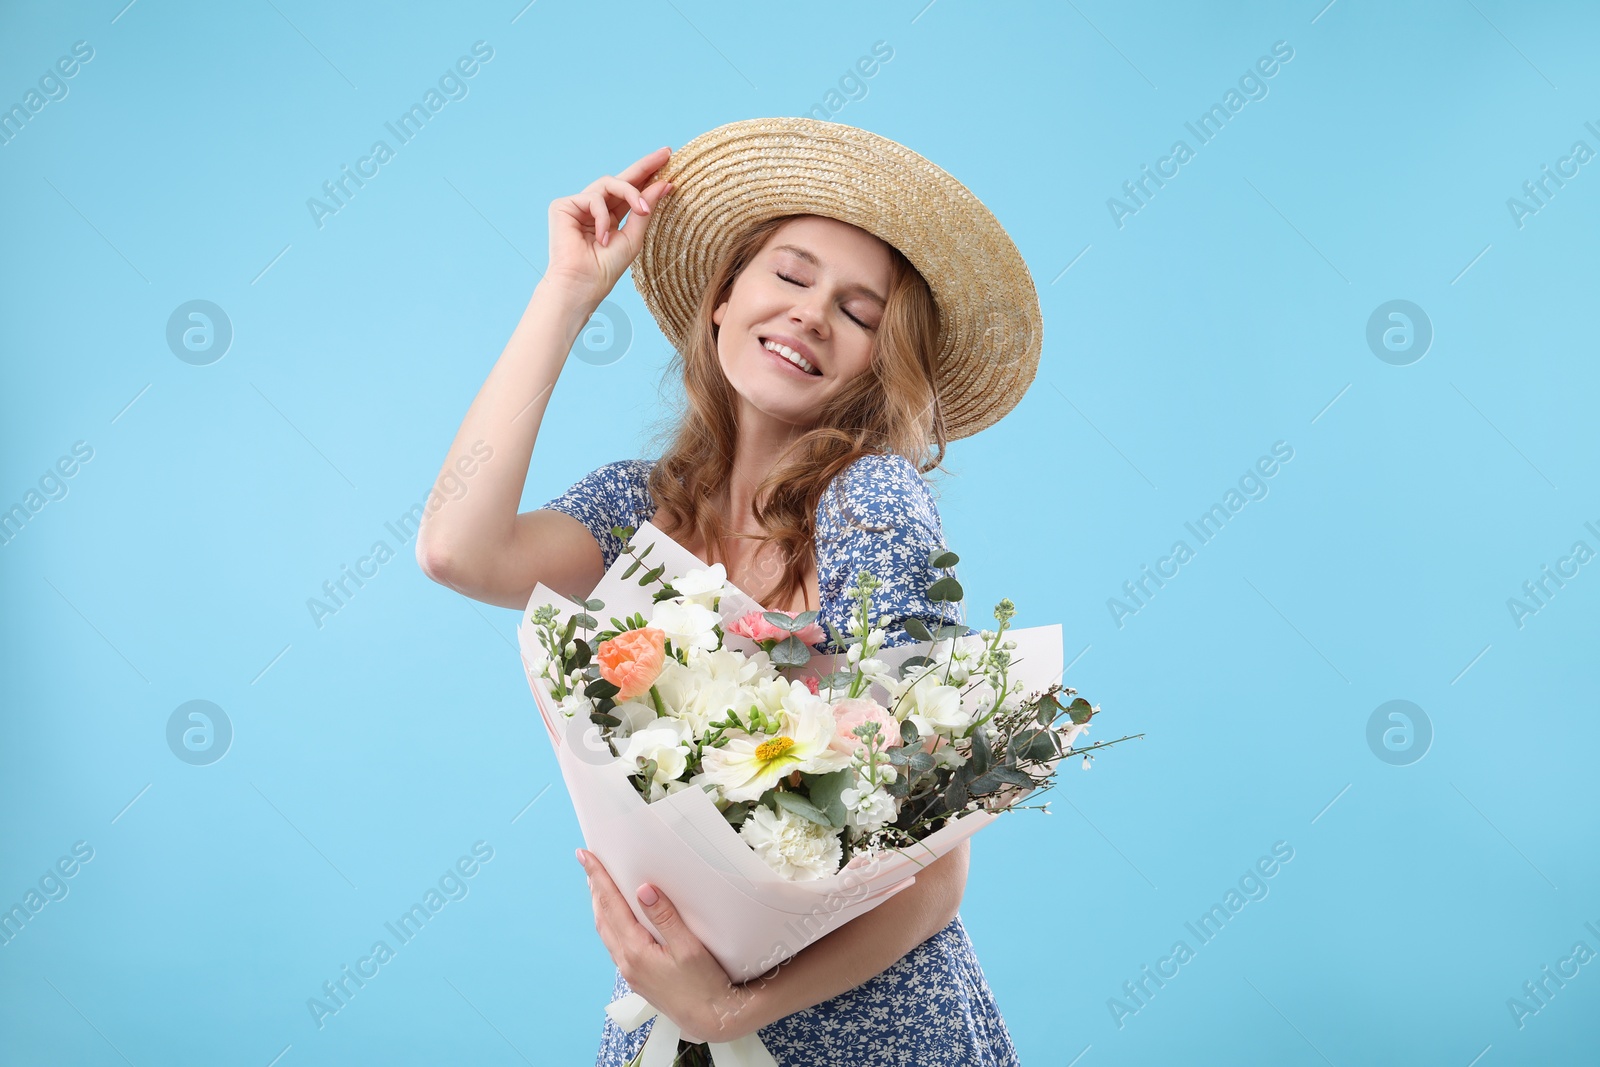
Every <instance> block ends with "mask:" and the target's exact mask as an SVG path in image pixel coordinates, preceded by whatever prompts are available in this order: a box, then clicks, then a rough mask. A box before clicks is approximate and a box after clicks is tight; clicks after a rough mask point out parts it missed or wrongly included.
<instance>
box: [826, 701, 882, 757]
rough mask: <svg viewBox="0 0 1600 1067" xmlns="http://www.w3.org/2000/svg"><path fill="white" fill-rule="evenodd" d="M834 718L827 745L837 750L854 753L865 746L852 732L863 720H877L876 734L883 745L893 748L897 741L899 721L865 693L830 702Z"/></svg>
mask: <svg viewBox="0 0 1600 1067" xmlns="http://www.w3.org/2000/svg"><path fill="white" fill-rule="evenodd" d="M833 722H834V735H833V740H832V741H830V742H828V747H829V748H831V749H834V750H835V751H838V752H846V753H850V754H852V755H853V754H855V753H857V752H859V751H861V750H862V749H863V748H864V747H865V743H864V742H863V741H862V740H861V738H859V737H857V736H856V735H855V732H854V731H855V728H856V727H857V726H860V725H861V724H862V723H864V722H875V723H877V724H878V736H879V737H881V738H883V741H882V742H880V744H881V745H882V747H884V748H894V747H895V746H896V745H898V744H900V724H899V723H898V722H896V721H895V718H894V716H893V715H890V714H889V713H888V712H887V711H885V710H883V707H882V706H881V705H880V704H879V703H878V702H877V701H876V700H871V699H868V698H867V697H845V698H844V699H843V700H840V701H838V702H836V703H835V704H834V705H833Z"/></svg>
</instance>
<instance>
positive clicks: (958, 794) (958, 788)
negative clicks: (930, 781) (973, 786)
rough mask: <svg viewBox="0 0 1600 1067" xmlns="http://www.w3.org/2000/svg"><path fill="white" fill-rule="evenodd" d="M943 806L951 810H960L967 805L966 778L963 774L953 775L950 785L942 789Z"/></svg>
mask: <svg viewBox="0 0 1600 1067" xmlns="http://www.w3.org/2000/svg"><path fill="white" fill-rule="evenodd" d="M944 802H945V806H946V807H948V808H949V810H951V811H960V810H961V809H962V808H964V807H966V806H967V779H966V777H965V776H964V775H960V774H957V775H954V776H952V777H951V779H950V785H949V786H948V787H947V788H946V789H945V791H944Z"/></svg>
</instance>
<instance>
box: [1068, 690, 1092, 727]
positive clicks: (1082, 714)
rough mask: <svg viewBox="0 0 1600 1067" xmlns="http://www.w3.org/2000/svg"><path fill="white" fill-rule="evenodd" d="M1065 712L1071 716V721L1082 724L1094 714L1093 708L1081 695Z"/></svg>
mask: <svg viewBox="0 0 1600 1067" xmlns="http://www.w3.org/2000/svg"><path fill="white" fill-rule="evenodd" d="M1067 713H1068V714H1070V715H1071V716H1072V721H1073V722H1074V723H1077V724H1078V725H1079V726H1082V725H1083V724H1084V723H1086V722H1088V721H1089V718H1090V716H1092V715H1093V714H1094V708H1093V707H1092V706H1091V705H1090V704H1089V702H1088V701H1087V700H1085V699H1083V698H1082V697H1078V698H1077V699H1076V700H1074V701H1073V702H1072V703H1071V705H1069V706H1068V708H1067Z"/></svg>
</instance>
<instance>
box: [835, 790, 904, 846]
mask: <svg viewBox="0 0 1600 1067" xmlns="http://www.w3.org/2000/svg"><path fill="white" fill-rule="evenodd" d="M839 799H840V801H842V802H843V803H844V808H845V823H846V824H847V825H849V826H851V827H854V828H855V829H856V830H859V831H860V832H861V833H864V834H869V833H871V832H872V831H874V830H876V829H878V828H879V827H882V826H887V825H888V824H889V823H892V822H894V820H895V816H896V815H898V814H899V811H898V809H897V808H896V806H895V800H894V797H892V796H890V795H889V794H888V793H887V792H885V791H884V790H882V789H873V788H872V787H871V786H869V785H868V784H867V783H866V782H864V781H862V780H861V779H860V778H857V779H856V784H855V785H853V786H848V787H846V788H844V789H841V790H840V791H839Z"/></svg>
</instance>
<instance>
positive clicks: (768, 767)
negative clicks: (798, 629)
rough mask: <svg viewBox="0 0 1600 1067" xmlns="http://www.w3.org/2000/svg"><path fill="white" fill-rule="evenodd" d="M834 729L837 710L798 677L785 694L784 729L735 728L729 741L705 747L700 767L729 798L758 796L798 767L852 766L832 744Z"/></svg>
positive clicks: (820, 770)
mask: <svg viewBox="0 0 1600 1067" xmlns="http://www.w3.org/2000/svg"><path fill="white" fill-rule="evenodd" d="M833 735H834V719H833V710H832V709H831V708H830V707H829V706H828V704H827V702H826V701H824V700H821V699H820V698H818V697H817V696H815V695H814V694H813V693H812V692H811V691H810V690H809V689H807V688H806V686H805V683H804V682H800V681H796V682H793V683H791V686H790V690H789V695H788V696H787V697H786V698H785V699H784V707H783V712H782V714H781V715H780V716H779V723H778V732H776V733H774V734H772V735H770V736H768V735H764V734H751V733H747V732H745V731H743V730H729V731H728V732H727V734H725V735H724V736H725V737H726V738H727V742H726V743H725V744H723V745H721V746H718V747H716V748H708V749H705V751H704V752H703V754H702V757H701V762H700V767H701V769H702V770H703V771H704V773H705V775H706V777H707V778H709V779H710V780H711V781H712V782H714V783H716V784H717V785H718V786H720V787H721V788H722V795H723V796H725V797H727V798H728V799H729V800H755V799H757V798H758V797H760V796H761V794H762V793H765V792H766V791H767V790H768V789H771V788H772V787H773V786H775V785H777V784H778V780H779V779H780V778H783V777H784V776H785V775H787V774H789V773H791V772H793V771H806V772H808V773H812V774H825V773H827V772H828V771H837V770H841V769H843V768H845V767H848V766H850V762H851V761H850V756H849V755H848V754H846V753H843V752H839V751H837V750H836V749H834V748H832V747H831V744H830V743H831V742H832V740H833Z"/></svg>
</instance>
